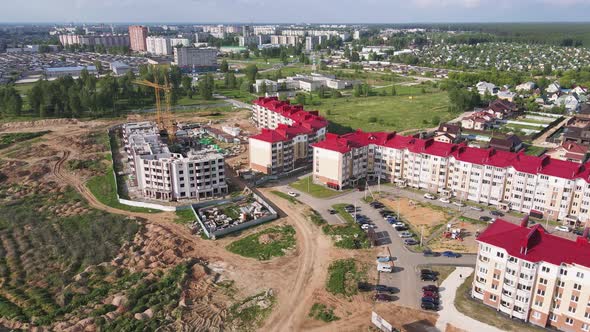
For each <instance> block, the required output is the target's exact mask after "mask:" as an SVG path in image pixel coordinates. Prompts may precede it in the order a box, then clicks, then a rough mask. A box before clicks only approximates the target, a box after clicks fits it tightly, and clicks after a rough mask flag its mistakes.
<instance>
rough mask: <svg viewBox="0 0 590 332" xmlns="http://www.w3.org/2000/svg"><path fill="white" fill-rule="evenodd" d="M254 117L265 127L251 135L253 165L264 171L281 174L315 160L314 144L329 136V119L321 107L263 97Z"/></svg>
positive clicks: (256, 102)
mask: <svg viewBox="0 0 590 332" xmlns="http://www.w3.org/2000/svg"><path fill="white" fill-rule="evenodd" d="M252 119H253V120H254V122H255V123H256V126H257V127H258V128H261V129H262V131H261V133H260V134H258V135H253V136H251V137H250V138H249V155H250V168H251V169H253V170H255V171H257V172H261V173H263V174H280V173H285V172H289V171H292V170H294V169H296V168H298V167H301V166H304V165H306V164H309V163H311V161H312V159H313V157H312V154H311V152H312V148H311V145H312V144H314V143H317V142H320V141H322V140H323V139H324V138H325V136H326V129H327V127H328V121H327V120H326V119H324V118H323V117H321V116H319V115H318V113H317V111H315V112H314V111H311V112H308V111H305V110H303V107H301V106H294V105H291V104H289V102H285V101H279V100H278V99H277V98H274V97H270V98H259V99H257V100H255V101H254V105H253V114H252Z"/></svg>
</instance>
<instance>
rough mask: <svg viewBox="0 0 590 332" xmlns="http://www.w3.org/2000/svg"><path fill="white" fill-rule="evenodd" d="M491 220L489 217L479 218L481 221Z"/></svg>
mask: <svg viewBox="0 0 590 332" xmlns="http://www.w3.org/2000/svg"><path fill="white" fill-rule="evenodd" d="M490 220H492V218H490V217H488V216H481V217H479V221H483V222H488V221H490Z"/></svg>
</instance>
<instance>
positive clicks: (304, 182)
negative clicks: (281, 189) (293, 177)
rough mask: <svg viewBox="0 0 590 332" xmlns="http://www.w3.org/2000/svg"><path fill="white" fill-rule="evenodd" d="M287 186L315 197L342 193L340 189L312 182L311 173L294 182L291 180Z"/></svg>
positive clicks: (328, 196)
mask: <svg viewBox="0 0 590 332" xmlns="http://www.w3.org/2000/svg"><path fill="white" fill-rule="evenodd" d="M289 186H291V187H292V188H295V189H297V190H299V191H302V192H304V193H307V194H310V195H311V196H313V197H316V198H330V197H333V196H336V195H338V194H342V193H343V192H341V191H336V190H332V189H329V188H326V187H324V186H321V185H319V184H315V183H313V180H312V178H311V175H310V176H307V177H304V178H301V179H299V180H297V181H295V182H291V183H290V184H289Z"/></svg>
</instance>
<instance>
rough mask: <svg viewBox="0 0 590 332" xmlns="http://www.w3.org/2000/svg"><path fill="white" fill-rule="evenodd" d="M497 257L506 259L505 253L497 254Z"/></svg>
mask: <svg viewBox="0 0 590 332" xmlns="http://www.w3.org/2000/svg"><path fill="white" fill-rule="evenodd" d="M496 256H498V257H500V258H504V253H502V252H497V253H496Z"/></svg>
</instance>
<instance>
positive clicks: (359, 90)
mask: <svg viewBox="0 0 590 332" xmlns="http://www.w3.org/2000/svg"><path fill="white" fill-rule="evenodd" d="M352 93H353V96H355V97H360V96H361V95H362V94H363V87H362V86H361V85H360V84H357V85H355V86H354V89H353V92H352Z"/></svg>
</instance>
